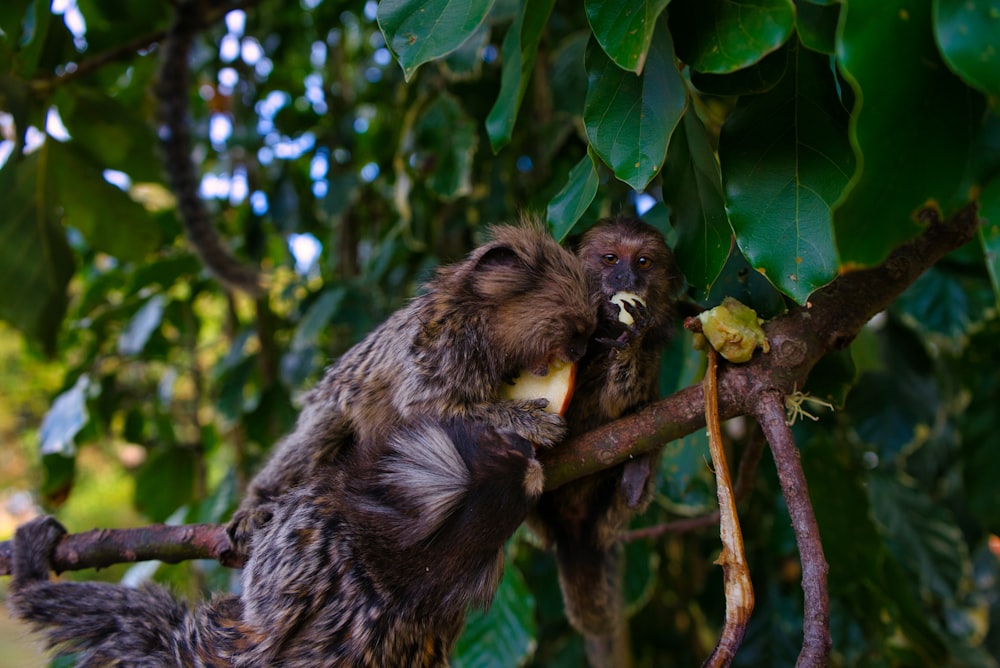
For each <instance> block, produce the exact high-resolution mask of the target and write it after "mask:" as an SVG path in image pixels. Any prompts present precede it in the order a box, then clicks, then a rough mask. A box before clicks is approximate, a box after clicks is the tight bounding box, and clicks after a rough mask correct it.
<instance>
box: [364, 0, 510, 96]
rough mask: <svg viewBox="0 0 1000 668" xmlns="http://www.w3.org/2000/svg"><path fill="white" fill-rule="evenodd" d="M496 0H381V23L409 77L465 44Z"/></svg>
mask: <svg viewBox="0 0 1000 668" xmlns="http://www.w3.org/2000/svg"><path fill="white" fill-rule="evenodd" d="M492 6H493V0H431V1H430V2H412V1H411V0H382V2H380V3H379V4H378V15H377V16H378V24H379V28H381V29H382V34H383V35H384V36H385V41H386V44H388V45H389V48H390V49H391V50H392V52H393V53H394V54H395V56H396V59H397V60H398V61H399V63H400V65H402V67H403V74H404V76H405V77H406V79H407V80H409V79H410V78H411V77H412V76H413V74H414V73H415V72H416V71H417V68H418V67H420V65H422V64H424V63H426V62H430V61H432V60H434V59H436V58H440V57H442V56H445V55H447V54H449V53H451V52H452V51H454V50H455V49H457V48H458V47H459V46H461V45H462V42H464V41H465V40H466V39H468V38H469V37H470V36H471V35H472V34H473V33H475V32H476V30H477V29H478V28H479V25H480V24H481V23H482V22H483V19H485V18H486V15H487V14H488V13H489V11H490V7H492Z"/></svg>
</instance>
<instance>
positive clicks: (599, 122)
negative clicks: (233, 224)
mask: <svg viewBox="0 0 1000 668" xmlns="http://www.w3.org/2000/svg"><path fill="white" fill-rule="evenodd" d="M647 61H648V62H647V63H646V68H645V69H644V70H643V73H642V75H641V76H636V75H635V74H632V73H631V72H626V71H624V70H622V69H621V68H620V67H618V66H617V65H615V63H614V62H613V61H612V60H611V59H609V58H608V57H607V55H606V54H605V53H604V51H602V50H601V49H600V47H599V46H598V45H597V44H595V43H592V44H591V45H590V46H589V47H588V49H587V75H588V78H589V85H588V88H587V101H586V103H585V105H584V110H583V121H584V125H585V126H586V128H587V136H588V137H589V138H590V143H591V145H592V146H593V147H594V150H595V151H597V154H598V155H599V156H600V157H601V159H602V160H603V161H604V162H605V163H606V164H607V165H608V166H610V167H611V169H612V170H613V171H614V173H615V176H617V177H618V178H619V179H621V180H622V181H624V182H625V183H627V184H629V185H630V186H632V188H633V189H634V190H643V189H644V188H645V187H646V185H647V184H648V183H649V182H650V181H651V180H652V178H653V177H654V176H656V175H657V174H658V173H659V171H660V167H661V166H662V165H663V160H664V158H665V157H666V154H667V144H668V143H669V142H670V135H671V134H673V131H674V128H676V127H677V124H678V123H679V122H680V120H681V116H682V115H683V114H684V109H685V108H686V107H687V88H686V86H685V84H684V79H683V78H682V77H681V75H680V73H679V72H678V71H677V66H676V64H675V62H674V48H673V42H672V41H671V39H670V33H669V32H668V31H667V26H666V22H665V21H664V20H662V19H661V20H660V21H659V22H657V26H656V31H655V33H654V35H653V43H652V45H651V46H650V49H649V56H648V59H647Z"/></svg>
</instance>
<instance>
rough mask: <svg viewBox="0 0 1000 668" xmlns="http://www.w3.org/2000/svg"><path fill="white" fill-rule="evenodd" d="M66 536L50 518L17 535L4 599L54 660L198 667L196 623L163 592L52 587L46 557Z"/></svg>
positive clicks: (112, 587)
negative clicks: (68, 658)
mask: <svg viewBox="0 0 1000 668" xmlns="http://www.w3.org/2000/svg"><path fill="white" fill-rule="evenodd" d="M64 533H65V529H63V527H62V526H61V525H60V524H59V523H58V522H57V521H56V520H54V519H53V518H51V517H40V518H38V519H35V520H32V521H31V522H29V523H27V524H25V525H24V526H22V527H20V528H19V529H18V530H17V534H16V536H15V539H14V555H13V556H14V558H13V563H12V566H13V578H12V580H11V585H10V592H9V594H8V597H7V607H8V609H9V611H10V614H11V616H12V617H14V618H17V619H22V620H24V621H26V622H27V623H29V624H30V625H31V626H32V627H33V628H34V630H36V631H37V632H39V633H40V634H41V635H42V636H43V637H44V638H45V642H46V644H47V646H48V647H49V648H50V649H53V650H55V651H56V653H57V654H58V655H60V656H63V655H69V654H76V655H77V665H78V666H86V667H95V668H96V667H97V666H111V665H114V666H130V667H134V668H145V667H147V666H148V667H149V668H152V667H153V666H156V667H158V668H163V667H165V666H185V667H186V666H198V665H200V662H199V661H198V660H197V659H196V657H195V654H196V652H195V647H196V645H197V626H198V625H197V624H196V622H195V619H194V617H193V615H192V613H191V611H190V610H189V609H188V608H187V606H185V605H184V604H183V603H181V602H180V601H178V600H177V599H175V598H174V597H173V596H172V595H171V594H170V593H169V592H167V591H166V590H164V589H162V588H161V587H157V586H152V585H150V586H145V587H142V588H140V589H129V588H126V587H122V586H119V585H113V584H109V583H101V582H49V579H48V577H49V574H48V570H49V557H50V555H51V554H52V548H53V546H54V545H55V544H56V543H57V542H58V541H59V539H60V538H61V537H62V536H63V534H64Z"/></svg>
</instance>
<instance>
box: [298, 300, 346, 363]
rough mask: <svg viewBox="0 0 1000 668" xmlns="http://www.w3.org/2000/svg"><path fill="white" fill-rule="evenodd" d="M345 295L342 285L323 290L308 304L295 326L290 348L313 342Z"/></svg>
mask: <svg viewBox="0 0 1000 668" xmlns="http://www.w3.org/2000/svg"><path fill="white" fill-rule="evenodd" d="M346 296H347V288H345V287H343V286H337V287H334V288H328V289H326V290H324V291H323V293H322V294H321V295H320V296H319V297H318V298H317V299H316V301H314V302H313V303H312V304H310V305H309V309H308V310H307V311H306V313H305V315H304V316H302V320H300V321H299V324H298V327H296V328H295V335H294V336H293V337H292V349H293V350H301V349H303V348H307V347H309V346H311V345H313V344H315V343H316V341H317V339H318V338H319V335H320V333H321V332H323V331H324V330H326V328H327V325H329V324H330V320H332V319H333V316H334V315H336V313H337V311H338V310H340V306H341V304H343V303H344V298H345V297H346Z"/></svg>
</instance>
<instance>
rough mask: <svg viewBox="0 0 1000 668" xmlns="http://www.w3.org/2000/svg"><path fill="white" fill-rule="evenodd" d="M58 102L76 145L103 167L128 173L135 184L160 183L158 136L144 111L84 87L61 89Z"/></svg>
mask: <svg viewBox="0 0 1000 668" xmlns="http://www.w3.org/2000/svg"><path fill="white" fill-rule="evenodd" d="M55 102H56V105H57V107H58V108H59V113H60V116H61V118H62V121H63V123H64V124H65V126H66V129H67V130H68V131H69V133H70V135H71V136H72V137H73V141H74V142H75V143H76V144H78V145H79V146H81V147H82V148H83V149H85V150H86V152H87V153H88V154H89V155H90V156H92V158H93V160H94V161H95V162H96V163H97V164H99V165H100V166H101V167H103V168H106V169H116V170H119V171H122V172H125V173H126V174H128V175H129V177H131V179H132V180H133V182H158V181H160V180H161V169H162V165H161V158H160V156H159V154H158V151H157V145H158V143H157V139H156V134H155V133H154V132H153V129H152V126H151V125H150V124H149V121H148V119H147V118H146V117H145V116H144V115H143V113H142V112H143V109H142V108H139V107H135V106H132V105H128V104H122V103H121V102H119V101H118V100H116V99H114V98H113V97H111V96H109V95H107V94H105V93H103V92H101V91H99V90H95V89H93V88H88V87H83V86H74V87H70V88H64V89H60V91H59V92H58V93H57V94H56V96H55Z"/></svg>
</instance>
